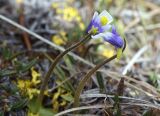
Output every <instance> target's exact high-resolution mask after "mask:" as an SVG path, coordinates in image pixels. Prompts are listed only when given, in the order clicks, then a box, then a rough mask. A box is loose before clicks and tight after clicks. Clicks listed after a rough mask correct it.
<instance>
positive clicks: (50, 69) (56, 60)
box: [38, 34, 91, 105]
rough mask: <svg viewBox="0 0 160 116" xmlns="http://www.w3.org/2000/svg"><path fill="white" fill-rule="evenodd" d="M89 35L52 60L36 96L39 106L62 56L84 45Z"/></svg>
mask: <svg viewBox="0 0 160 116" xmlns="http://www.w3.org/2000/svg"><path fill="white" fill-rule="evenodd" d="M90 35H91V34H87V35H86V36H85V37H84V39H82V40H81V41H79V42H78V43H76V44H74V45H73V46H71V47H69V48H67V49H66V50H65V51H64V52H62V53H60V54H59V55H58V56H57V57H56V58H55V60H54V62H53V63H52V64H51V66H50V68H49V71H48V72H47V74H46V76H45V77H44V79H43V83H42V85H41V88H40V94H39V96H38V102H39V103H40V105H41V104H42V100H43V96H44V91H45V89H46V86H47V84H48V81H49V78H50V76H51V74H52V72H53V70H54V68H55V67H56V64H57V63H58V62H59V61H60V60H61V59H62V58H63V56H64V55H66V54H67V53H68V52H70V51H71V50H73V49H75V48H77V47H78V46H79V45H81V44H82V43H84V42H85V41H87V40H88V39H90Z"/></svg>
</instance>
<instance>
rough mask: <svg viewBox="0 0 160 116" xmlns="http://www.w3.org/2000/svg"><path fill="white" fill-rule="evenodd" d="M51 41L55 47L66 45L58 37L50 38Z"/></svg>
mask: <svg viewBox="0 0 160 116" xmlns="http://www.w3.org/2000/svg"><path fill="white" fill-rule="evenodd" d="M52 41H53V42H54V43H55V44H57V45H64V44H66V42H65V41H64V40H63V39H62V38H61V37H60V36H59V35H55V36H53V37H52Z"/></svg>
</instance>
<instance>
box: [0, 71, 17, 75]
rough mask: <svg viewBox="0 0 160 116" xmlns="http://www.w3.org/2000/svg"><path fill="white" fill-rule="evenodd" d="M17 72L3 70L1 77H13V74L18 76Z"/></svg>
mask: <svg viewBox="0 0 160 116" xmlns="http://www.w3.org/2000/svg"><path fill="white" fill-rule="evenodd" d="M16 73H17V71H16V70H6V69H4V70H1V71H0V77H4V76H8V75H13V74H16Z"/></svg>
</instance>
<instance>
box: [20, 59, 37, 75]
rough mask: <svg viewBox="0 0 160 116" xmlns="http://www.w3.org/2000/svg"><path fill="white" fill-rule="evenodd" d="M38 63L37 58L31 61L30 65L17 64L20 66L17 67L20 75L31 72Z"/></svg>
mask: <svg viewBox="0 0 160 116" xmlns="http://www.w3.org/2000/svg"><path fill="white" fill-rule="evenodd" d="M36 63H37V58H36V59H33V60H31V61H30V62H29V63H28V64H24V63H20V62H17V64H18V66H17V70H18V72H20V73H23V72H26V71H27V70H29V69H30V68H31V67H32V66H34V65H35V64H36Z"/></svg>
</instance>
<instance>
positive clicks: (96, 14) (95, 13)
mask: <svg viewBox="0 0 160 116" xmlns="http://www.w3.org/2000/svg"><path fill="white" fill-rule="evenodd" d="M97 16H98V12H97V11H96V12H94V15H93V18H92V19H95V18H96V17H97Z"/></svg>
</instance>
